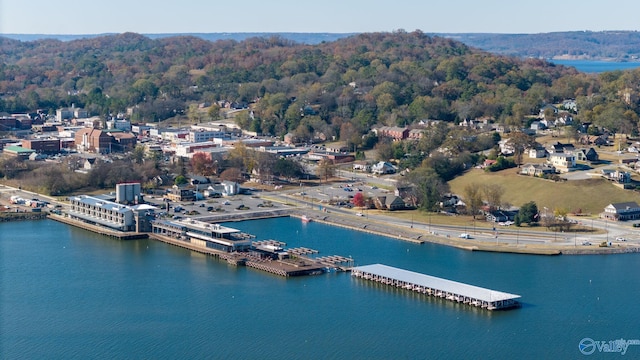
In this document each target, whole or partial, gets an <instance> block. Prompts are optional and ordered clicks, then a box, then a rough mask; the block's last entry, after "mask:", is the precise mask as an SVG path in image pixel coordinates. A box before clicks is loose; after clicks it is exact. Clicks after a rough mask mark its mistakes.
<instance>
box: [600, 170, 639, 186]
mask: <svg viewBox="0 0 640 360" xmlns="http://www.w3.org/2000/svg"><path fill="white" fill-rule="evenodd" d="M600 173H601V174H602V177H604V178H605V179H607V180H611V181H615V182H617V183H619V184H627V183H630V182H631V173H629V172H627V171H621V170H613V169H602V170H600Z"/></svg>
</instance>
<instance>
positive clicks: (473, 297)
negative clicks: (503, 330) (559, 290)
mask: <svg viewBox="0 0 640 360" xmlns="http://www.w3.org/2000/svg"><path fill="white" fill-rule="evenodd" d="M351 275H352V276H355V277H358V278H362V279H366V280H371V281H375V282H379V283H382V284H387V285H389V286H395V287H398V288H402V289H406V290H410V291H415V292H418V293H421V294H426V295H430V296H435V297H439V298H443V299H446V300H450V301H455V302H458V303H463V304H467V305H470V306H476V307H480V308H483V309H487V310H499V309H507V308H513V307H518V306H520V303H519V302H518V301H517V299H519V298H520V295H515V294H509V293H505V292H501V291H496V290H491V289H486V288H481V287H478V286H473V285H469V284H464V283H460V282H456V281H451V280H447V279H442V278H438V277H434V276H430V275H425V274H420V273H416V272H413V271H408V270H403V269H399V268H395V267H391V266H387V265H382V264H374V265H365V266H359V267H354V268H352V269H351Z"/></svg>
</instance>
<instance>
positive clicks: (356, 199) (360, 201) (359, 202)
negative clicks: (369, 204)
mask: <svg viewBox="0 0 640 360" xmlns="http://www.w3.org/2000/svg"><path fill="white" fill-rule="evenodd" d="M365 202H366V201H365V198H364V195H362V193H361V192H358V193H356V194H355V195H353V205H355V206H357V207H364V205H365Z"/></svg>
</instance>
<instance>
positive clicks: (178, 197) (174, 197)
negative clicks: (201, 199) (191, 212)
mask: <svg viewBox="0 0 640 360" xmlns="http://www.w3.org/2000/svg"><path fill="white" fill-rule="evenodd" d="M167 191H168V192H167V194H165V196H164V197H165V198H166V199H169V200H170V201H195V200H196V193H195V192H194V191H193V190H191V189H187V188H184V187H180V186H178V185H173V187H171V189H168V190H167Z"/></svg>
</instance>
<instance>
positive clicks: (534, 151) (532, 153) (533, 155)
mask: <svg viewBox="0 0 640 360" xmlns="http://www.w3.org/2000/svg"><path fill="white" fill-rule="evenodd" d="M545 156H547V150H546V149H545V148H544V147H542V146H536V147H532V148H530V149H529V158H530V159H542V158H544V157H545Z"/></svg>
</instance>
